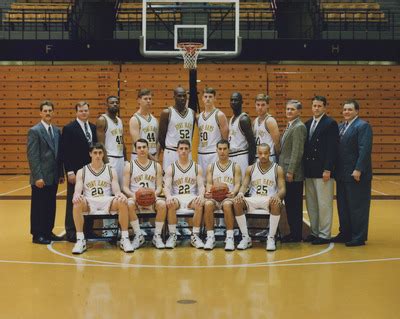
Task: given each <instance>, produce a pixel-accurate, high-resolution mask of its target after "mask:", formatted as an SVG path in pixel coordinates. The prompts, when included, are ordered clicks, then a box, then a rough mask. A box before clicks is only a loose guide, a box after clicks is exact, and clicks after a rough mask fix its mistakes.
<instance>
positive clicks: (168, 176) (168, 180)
mask: <svg viewBox="0 0 400 319" xmlns="http://www.w3.org/2000/svg"><path fill="white" fill-rule="evenodd" d="M171 187H172V165H170V166H168V168H167V171H166V172H165V176H164V195H165V203H166V204H167V206H168V207H171V205H173V204H174V199H173V198H172V195H171Z"/></svg>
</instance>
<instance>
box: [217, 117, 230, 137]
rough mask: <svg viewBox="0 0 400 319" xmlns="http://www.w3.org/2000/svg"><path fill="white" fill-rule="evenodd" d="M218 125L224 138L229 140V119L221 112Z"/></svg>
mask: <svg viewBox="0 0 400 319" xmlns="http://www.w3.org/2000/svg"><path fill="white" fill-rule="evenodd" d="M218 123H219V129H220V132H221V136H222V138H223V139H225V140H227V139H228V137H229V126H228V119H227V118H226V116H225V114H224V113H223V112H221V111H219V112H218Z"/></svg>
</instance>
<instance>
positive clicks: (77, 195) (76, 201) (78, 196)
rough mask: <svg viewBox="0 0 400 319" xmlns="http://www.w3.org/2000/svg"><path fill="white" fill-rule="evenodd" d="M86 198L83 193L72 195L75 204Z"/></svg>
mask: <svg viewBox="0 0 400 319" xmlns="http://www.w3.org/2000/svg"><path fill="white" fill-rule="evenodd" d="M83 200H84V197H83V195H82V194H74V196H73V197H72V203H73V204H79V203H81V202H82V201H83Z"/></svg>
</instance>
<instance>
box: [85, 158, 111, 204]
mask: <svg viewBox="0 0 400 319" xmlns="http://www.w3.org/2000/svg"><path fill="white" fill-rule="evenodd" d="M82 180H83V196H85V197H103V196H112V189H111V181H112V172H111V166H110V165H109V164H105V165H104V166H103V168H102V169H101V170H100V172H98V173H96V172H95V171H94V170H93V169H92V168H91V166H90V164H88V165H85V166H83V169H82Z"/></svg>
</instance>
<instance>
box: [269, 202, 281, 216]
mask: <svg viewBox="0 0 400 319" xmlns="http://www.w3.org/2000/svg"><path fill="white" fill-rule="evenodd" d="M270 213H271V214H272V215H280V214H281V204H279V203H272V204H271V205H270Z"/></svg>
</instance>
